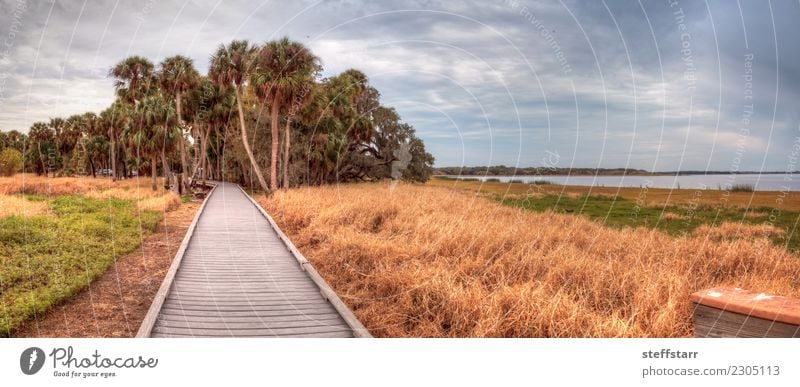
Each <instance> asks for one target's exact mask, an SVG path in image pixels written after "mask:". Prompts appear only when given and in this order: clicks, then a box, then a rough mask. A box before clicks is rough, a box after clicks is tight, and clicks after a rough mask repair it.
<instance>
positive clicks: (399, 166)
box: [0, 38, 433, 192]
mask: <svg viewBox="0 0 800 387" xmlns="http://www.w3.org/2000/svg"><path fill="white" fill-rule="evenodd" d="M321 71H322V67H321V64H320V61H319V58H317V57H316V56H315V55H314V54H313V53H312V52H311V51H310V50H309V49H308V48H306V47H305V46H304V45H303V44H301V43H298V42H295V41H291V40H289V39H288V38H283V39H280V40H275V41H270V42H267V43H265V44H263V45H254V44H251V43H249V42H247V41H244V40H234V41H232V42H231V43H229V44H227V45H221V46H220V47H219V48H218V49H217V51H216V52H215V53H214V54H213V55H212V56H211V63H210V66H209V71H208V74H207V75H206V76H203V75H201V74H199V73H198V71H197V70H196V69H195V67H194V64H193V62H192V60H191V59H189V58H187V57H184V56H180V55H176V56H172V57H169V58H166V59H164V60H163V61H162V62H161V63H159V64H158V66H156V65H154V64H153V63H152V62H150V61H149V60H148V59H146V58H143V57H141V56H131V57H128V58H125V59H123V60H122V61H120V62H119V63H118V64H117V65H116V66H114V67H113V68H112V69H111V70H110V72H109V75H110V76H111V77H113V78H114V87H115V89H116V97H117V98H116V100H115V101H114V102H113V103H112V104H111V106H109V107H108V108H106V109H105V110H103V111H102V112H100V113H99V114H95V113H91V112H90V113H84V114H80V115H74V116H71V117H68V118H66V119H62V118H53V119H51V120H50V121H49V122H37V123H35V124H33V126H32V127H31V128H30V130H29V132H28V134H27V135H25V134H22V133H20V132H17V131H11V132H7V133H3V135H2V137H0V150H1V148H12V149H16V150H17V151H19V152H21V153H22V154H23V155H24V157H23V158H24V160H23V163H24V169H25V170H26V171H31V172H36V173H38V174H48V173H51V174H53V175H72V174H86V175H89V174H91V175H92V176H96V175H97V174H98V173H100V172H102V173H104V174H108V175H110V176H111V178H113V179H122V178H127V177H131V176H133V175H144V174H149V175H150V176H151V177H152V185H153V189H156V188H157V176H158V175H159V174H161V175H162V176H170V175H171V174H181V176H183V177H187V179H182V181H183V182H187V181H198V180H205V179H219V180H227V181H235V182H239V183H240V184H243V185H248V186H252V187H259V188H261V189H262V190H263V191H265V192H270V191H273V190H276V189H279V188H280V187H290V186H297V185H303V184H309V185H316V184H324V183H329V182H335V181H352V180H377V179H384V178H394V179H405V180H413V181H425V180H427V179H428V177H429V176H430V175H431V172H432V164H433V157H432V156H431V155H430V154H429V153H427V152H426V151H425V146H424V144H423V142H422V140H420V139H419V138H418V137H417V136H416V134H415V131H414V128H413V127H412V126H411V125H409V124H407V123H404V122H402V121H401V120H400V117H399V116H398V114H397V112H396V111H395V110H394V109H393V108H390V107H386V106H383V105H382V104H381V103H380V94H379V92H378V91H377V90H376V89H375V88H374V87H372V86H371V85H370V84H369V81H368V79H367V77H366V76H365V75H364V74H363V73H362V72H360V71H358V70H354V69H350V70H347V71H345V72H343V73H341V74H338V75H336V76H333V77H330V78H320V74H321ZM164 180H165V182H166V183H165V184H169V181H170V179H164ZM184 184H185V183H184ZM181 188H186V187H181Z"/></svg>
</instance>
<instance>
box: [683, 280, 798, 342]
mask: <svg viewBox="0 0 800 387" xmlns="http://www.w3.org/2000/svg"><path fill="white" fill-rule="evenodd" d="M691 301H692V303H693V306H694V313H693V316H692V320H693V321H694V335H695V337H800V300H798V299H795V298H789V297H782V296H777V295H771V294H765V293H760V292H753V291H749V290H745V289H739V288H727V287H720V288H712V289H707V290H702V291H699V292H696V293H694V294H692V295H691Z"/></svg>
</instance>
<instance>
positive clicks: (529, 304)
mask: <svg viewBox="0 0 800 387" xmlns="http://www.w3.org/2000/svg"><path fill="white" fill-rule="evenodd" d="M260 201H261V203H262V204H263V205H264V206H265V208H266V209H267V210H268V211H269V212H270V213H271V214H272V215H273V217H275V218H276V220H277V222H278V223H279V224H280V225H281V227H282V228H283V230H284V231H286V232H287V234H288V235H289V236H290V238H291V239H292V240H293V241H294V242H295V244H296V245H297V246H298V248H299V249H300V250H301V251H302V252H303V253H304V254H305V256H306V257H307V258H308V259H309V260H311V261H312V262H313V264H314V265H315V267H316V268H317V270H319V271H320V273H322V275H323V276H324V277H325V279H326V280H327V281H328V282H329V283H330V284H331V285H332V286H333V288H334V289H335V290H336V291H337V293H338V294H339V295H340V296H341V297H342V299H343V300H344V301H345V302H346V303H347V304H348V305H349V306H350V307H351V308H352V309H353V310H354V313H355V314H356V315H357V316H358V318H359V319H360V320H361V321H362V322H363V323H364V324H365V325H366V326H367V328H369V329H370V331H371V332H372V333H373V334H374V335H376V336H381V337H485V336H492V337H493V336H502V337H687V336H691V335H692V323H691V313H692V306H691V303H690V302H689V295H690V294H691V293H692V292H695V291H698V290H702V289H705V288H708V287H711V286H723V285H724V286H737V287H742V288H747V289H753V290H757V291H763V292H768V293H776V294H781V295H786V296H794V297H797V296H800V260H799V259H798V258H797V257H796V256H795V255H793V254H792V253H790V252H789V251H787V250H786V249H784V248H782V247H780V246H775V245H773V243H771V242H770V241H769V240H767V239H765V238H754V239H737V240H721V241H713V240H708V239H707V238H704V237H698V236H693V235H691V234H686V233H683V234H677V235H668V234H667V233H665V232H662V231H659V230H654V229H650V228H646V227H608V226H606V225H604V224H603V222H600V221H596V220H595V221H593V220H591V219H589V217H587V216H576V215H575V214H564V213H561V211H560V208H561V207H557V208H556V210H553V208H552V205H551V206H550V207H545V206H543V207H541V212H537V211H531V210H529V209H523V208H519V207H513V206H510V205H504V204H502V203H500V202H498V201H493V200H490V199H486V198H483V197H479V196H476V195H475V194H474V193H463V192H461V191H455V190H448V189H441V188H432V187H426V186H416V185H403V184H400V185H397V186H396V187H395V188H394V189H393V190H390V189H389V186H388V185H386V184H359V185H343V186H339V187H318V188H309V189H306V188H303V189H295V190H290V191H287V192H278V193H276V194H274V195H273V196H272V197H271V198H269V199H263V198H261V199H260ZM551 204H552V203H551ZM573 204H577V203H573ZM531 205H535V204H531ZM594 205H595V206H596V210H598V211H603V210H604V209H606V206H607V203H595V204H594ZM644 211H650V209H649V208H645V209H644ZM656 213H658V214H660V211H656ZM656 213H654V214H653V216H658V215H656ZM672 222H675V221H672ZM672 222H670V223H672ZM678 222H680V220H678Z"/></svg>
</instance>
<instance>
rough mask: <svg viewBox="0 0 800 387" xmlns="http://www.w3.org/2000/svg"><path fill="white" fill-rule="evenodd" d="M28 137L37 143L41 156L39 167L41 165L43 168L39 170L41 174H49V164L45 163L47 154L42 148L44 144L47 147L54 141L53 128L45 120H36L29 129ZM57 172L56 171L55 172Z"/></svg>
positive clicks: (37, 149) (38, 152)
mask: <svg viewBox="0 0 800 387" xmlns="http://www.w3.org/2000/svg"><path fill="white" fill-rule="evenodd" d="M28 138H29V139H30V140H31V142H33V143H34V144H36V151H37V155H38V157H39V164H37V169H38V168H39V167H41V170H39V171H37V172H39V174H42V173H44V174H47V164H46V163H45V156H44V150H43V149H42V148H43V146H44V147H47V146H49V144H51V143H52V141H53V139H54V138H55V135H54V133H53V129H52V128H50V127H49V126H47V124H45V123H44V122H36V123H34V124H33V125H32V126H31V129H30V130H29V131H28ZM54 173H55V172H54Z"/></svg>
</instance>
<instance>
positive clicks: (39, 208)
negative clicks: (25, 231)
mask: <svg viewBox="0 0 800 387" xmlns="http://www.w3.org/2000/svg"><path fill="white" fill-rule="evenodd" d="M48 213H49V208H48V206H47V203H45V202H34V201H30V200H28V199H25V198H24V197H19V196H7V195H0V218H4V217H6V216H11V215H15V216H38V215H47V214H48Z"/></svg>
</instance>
